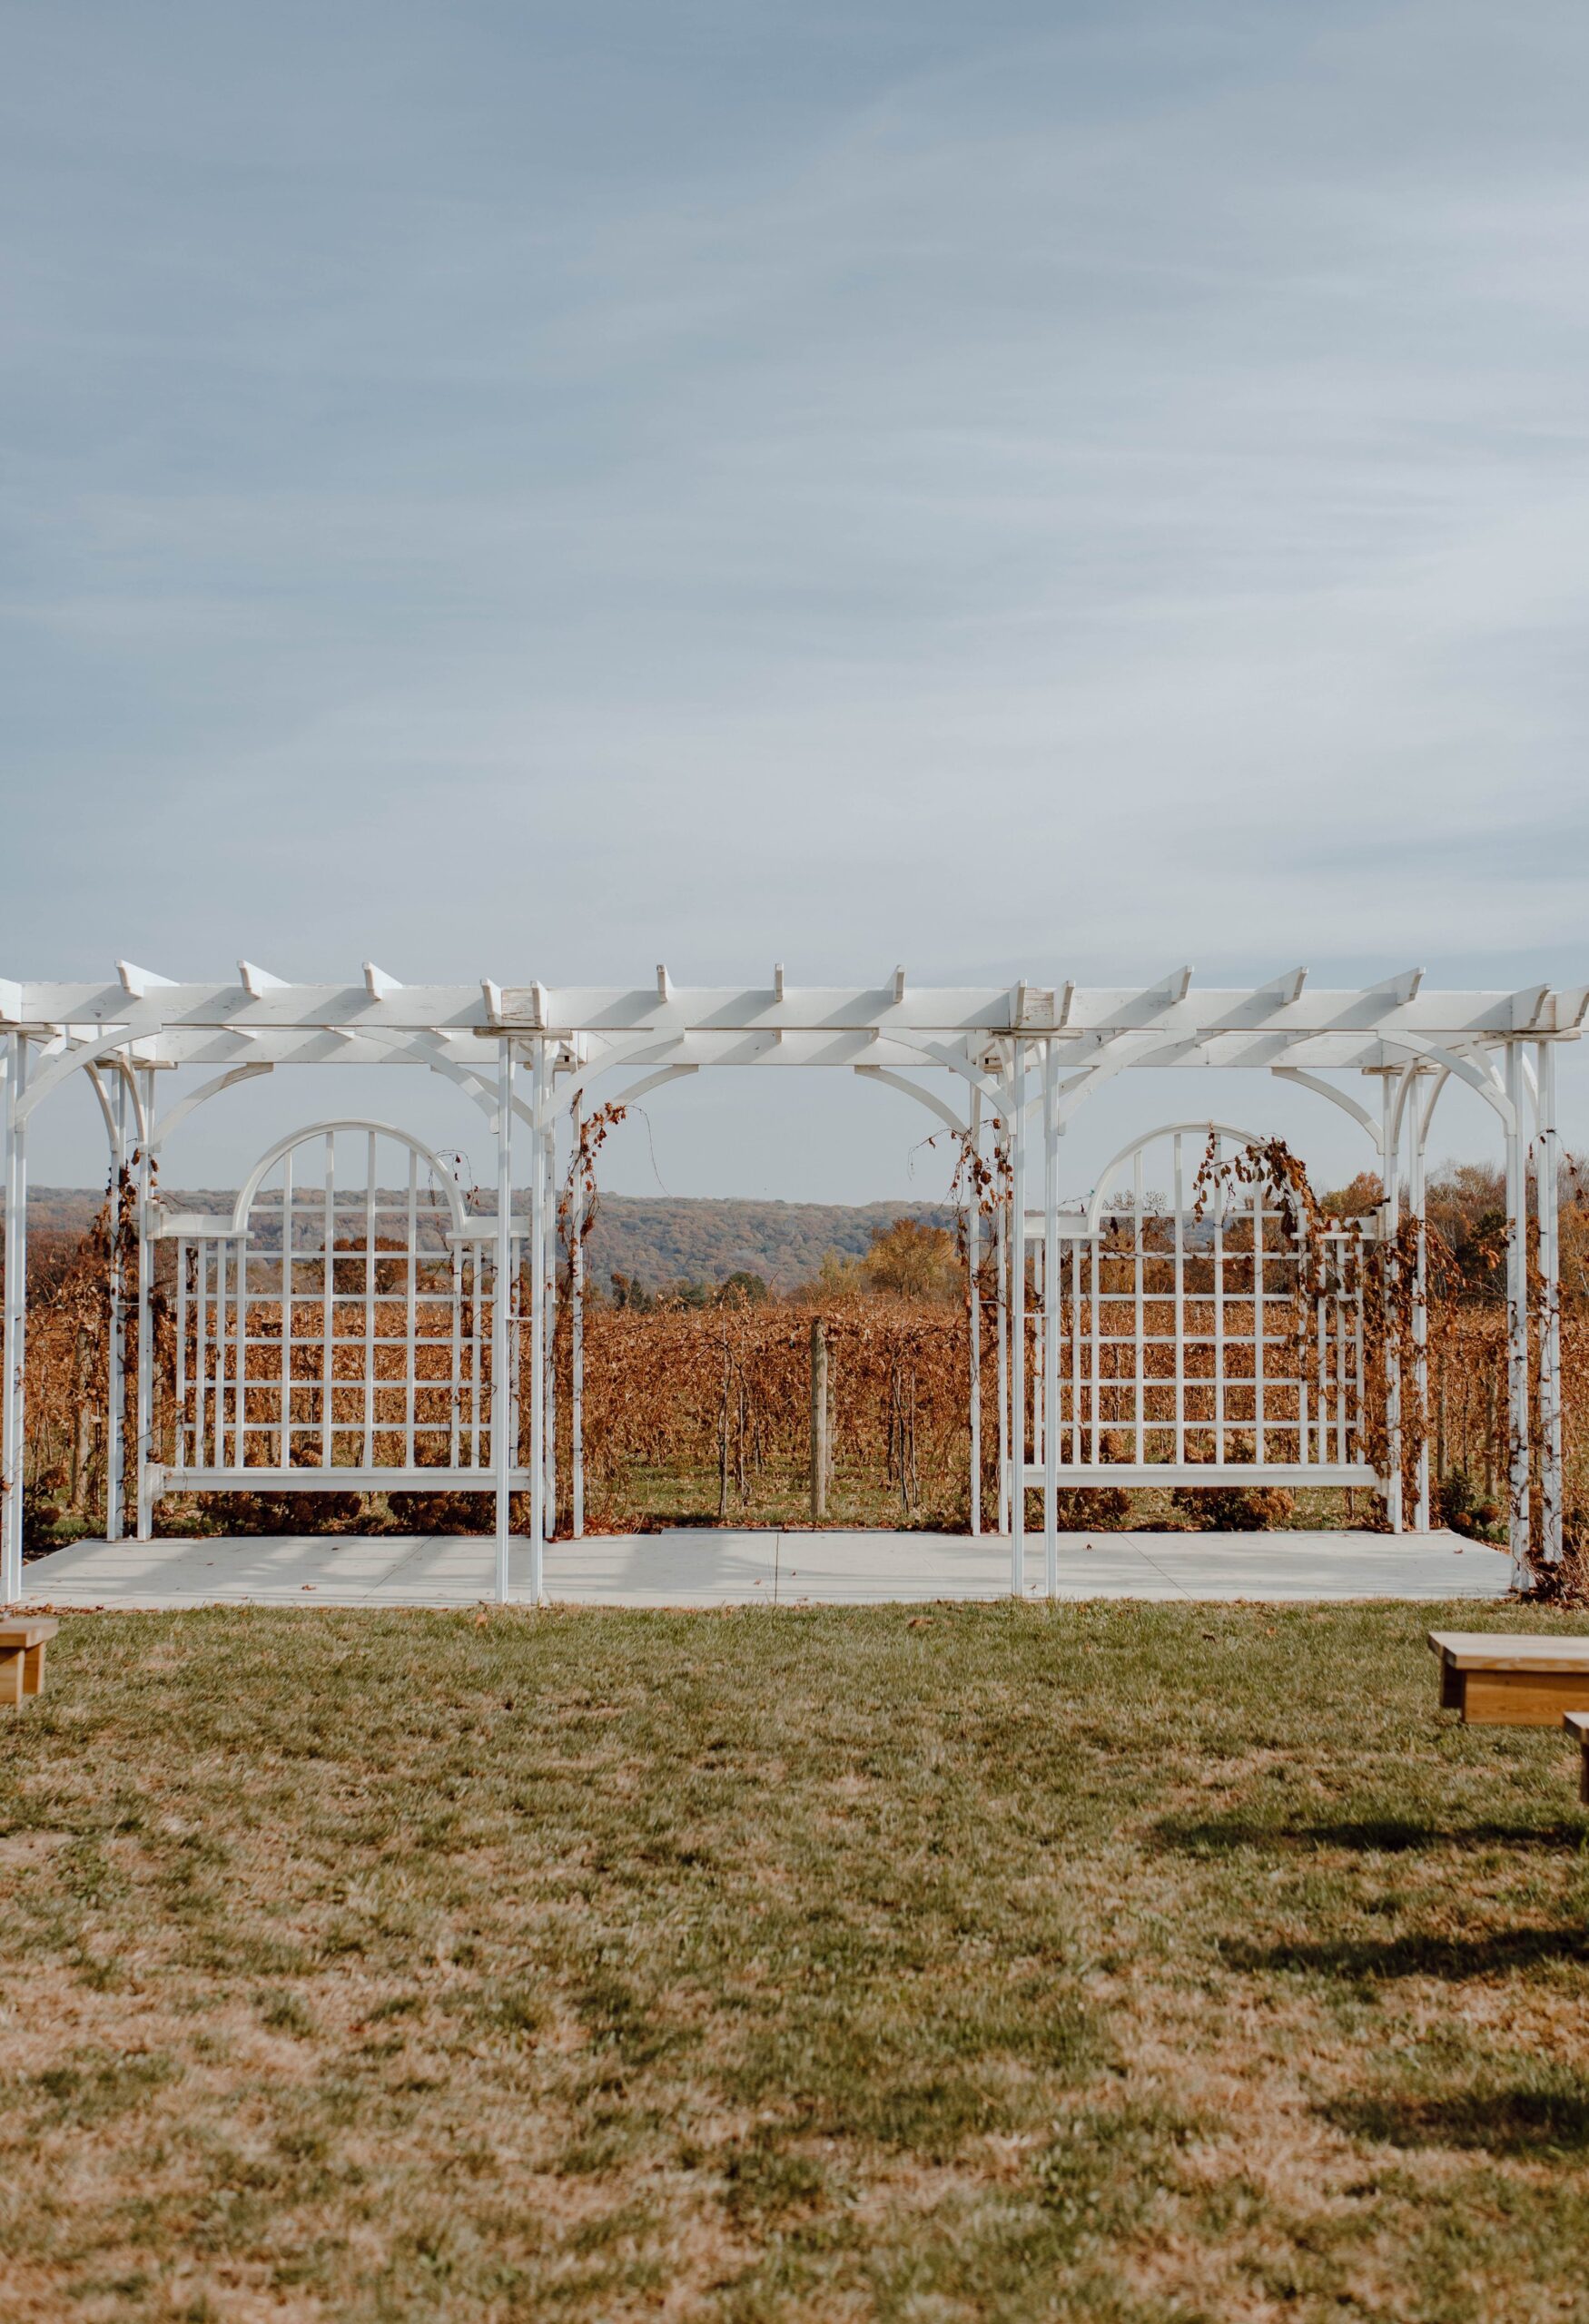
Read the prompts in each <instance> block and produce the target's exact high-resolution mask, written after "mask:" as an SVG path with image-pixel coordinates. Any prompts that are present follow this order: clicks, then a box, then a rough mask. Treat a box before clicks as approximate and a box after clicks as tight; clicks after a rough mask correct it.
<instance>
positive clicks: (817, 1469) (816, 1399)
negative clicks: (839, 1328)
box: [811, 1315, 827, 1525]
mask: <svg viewBox="0 0 1589 2324" xmlns="http://www.w3.org/2000/svg"><path fill="white" fill-rule="evenodd" d="M826 1515H827V1334H826V1332H825V1331H824V1329H823V1322H822V1317H821V1316H820V1315H814V1316H813V1317H812V1319H811V1521H812V1523H813V1524H814V1525H820V1524H821V1523H822V1521H823V1519H824V1517H825V1516H826Z"/></svg>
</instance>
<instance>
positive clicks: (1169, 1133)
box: [1087, 1121, 1262, 1235]
mask: <svg viewBox="0 0 1589 2324" xmlns="http://www.w3.org/2000/svg"><path fill="white" fill-rule="evenodd" d="M1167 1137H1200V1138H1209V1137H1214V1138H1219V1139H1221V1140H1224V1139H1229V1141H1230V1143H1231V1144H1232V1145H1233V1146H1235V1147H1249V1146H1258V1145H1261V1143H1262V1137H1261V1134H1260V1133H1259V1132H1258V1131H1257V1130H1249V1129H1237V1128H1235V1127H1234V1125H1233V1124H1231V1123H1229V1122H1209V1121H1203V1122H1165V1123H1164V1124H1163V1125H1162V1126H1161V1127H1160V1128H1158V1129H1150V1130H1144V1131H1143V1133H1142V1135H1141V1136H1140V1137H1133V1138H1132V1139H1131V1141H1130V1145H1129V1146H1122V1147H1120V1152H1119V1153H1118V1154H1116V1155H1112V1156H1111V1157H1110V1160H1109V1161H1108V1162H1107V1163H1106V1164H1105V1166H1104V1167H1103V1168H1102V1169H1101V1170H1100V1172H1099V1174H1098V1184H1097V1185H1096V1186H1095V1187H1093V1189H1092V1193H1091V1197H1090V1199H1089V1201H1088V1205H1087V1232H1088V1233H1089V1234H1090V1235H1096V1234H1097V1232H1098V1226H1099V1221H1100V1218H1101V1217H1102V1216H1103V1213H1104V1210H1105V1208H1106V1207H1107V1206H1108V1201H1109V1190H1110V1186H1111V1185H1112V1183H1113V1181H1114V1177H1115V1174H1116V1172H1117V1171H1119V1170H1121V1169H1123V1168H1124V1167H1125V1165H1126V1164H1127V1163H1128V1162H1130V1161H1132V1160H1134V1158H1135V1157H1136V1156H1138V1155H1139V1154H1145V1153H1146V1152H1147V1151H1148V1149H1149V1147H1152V1146H1157V1145H1159V1144H1160V1141H1161V1140H1162V1139H1164V1138H1167Z"/></svg>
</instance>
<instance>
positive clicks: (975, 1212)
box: [965, 1085, 982, 1534]
mask: <svg viewBox="0 0 1589 2324" xmlns="http://www.w3.org/2000/svg"><path fill="white" fill-rule="evenodd" d="M969 1131H970V1145H969V1149H968V1150H969V1157H970V1176H971V1187H970V1194H971V1206H970V1209H969V1211H968V1213H967V1216H966V1222H965V1263H966V1267H967V1270H968V1272H969V1274H970V1276H971V1314H970V1317H969V1319H968V1320H969V1323H970V1327H971V1530H972V1533H973V1534H977V1533H980V1532H981V1531H982V1285H981V1284H980V1282H979V1280H978V1273H977V1270H978V1268H979V1266H980V1265H981V1263H982V1189H981V1187H980V1186H979V1185H978V1182H977V1163H978V1160H979V1159H980V1157H981V1154H982V1091H981V1090H980V1089H979V1088H976V1087H975V1086H974V1085H973V1086H972V1093H971V1118H970V1125H969Z"/></svg>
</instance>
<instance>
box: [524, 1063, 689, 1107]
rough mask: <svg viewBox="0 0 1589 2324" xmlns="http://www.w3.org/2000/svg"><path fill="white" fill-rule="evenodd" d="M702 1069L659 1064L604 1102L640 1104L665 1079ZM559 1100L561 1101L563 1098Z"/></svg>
mask: <svg viewBox="0 0 1589 2324" xmlns="http://www.w3.org/2000/svg"><path fill="white" fill-rule="evenodd" d="M700 1069H701V1068H700V1067H699V1066H698V1065H659V1066H658V1067H657V1068H656V1072H655V1073H647V1074H646V1075H645V1076H643V1078H641V1079H640V1080H638V1081H632V1082H631V1083H630V1084H629V1087H628V1088H627V1089H620V1090H619V1092H618V1094H617V1097H616V1098H606V1099H605V1100H604V1101H603V1102H604V1103H605V1104H607V1105H609V1106H636V1105H638V1104H639V1102H640V1099H641V1098H644V1097H646V1095H647V1094H648V1093H649V1092H650V1091H651V1090H653V1089H660V1088H661V1087H662V1085H663V1083H664V1082H665V1081H682V1080H683V1079H684V1078H685V1076H686V1074H690V1073H699V1071H700ZM583 1088H584V1084H583V1083H581V1084H580V1089H579V1090H577V1091H575V1092H574V1093H573V1094H574V1095H575V1096H577V1095H579V1094H580V1091H582V1090H583ZM568 1094H569V1093H568V1091H566V1090H565V1091H564V1092H563V1095H564V1096H568ZM558 1102H559V1103H561V1098H559V1101H558Z"/></svg>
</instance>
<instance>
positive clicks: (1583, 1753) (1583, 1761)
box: [1578, 1735, 1589, 1807]
mask: <svg viewBox="0 0 1589 2324" xmlns="http://www.w3.org/2000/svg"><path fill="white" fill-rule="evenodd" d="M1578 1797H1579V1798H1580V1799H1581V1800H1582V1801H1583V1803H1584V1807H1589V1735H1585V1736H1584V1739H1583V1741H1582V1743H1581V1744H1580V1746H1579V1754H1578Z"/></svg>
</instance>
